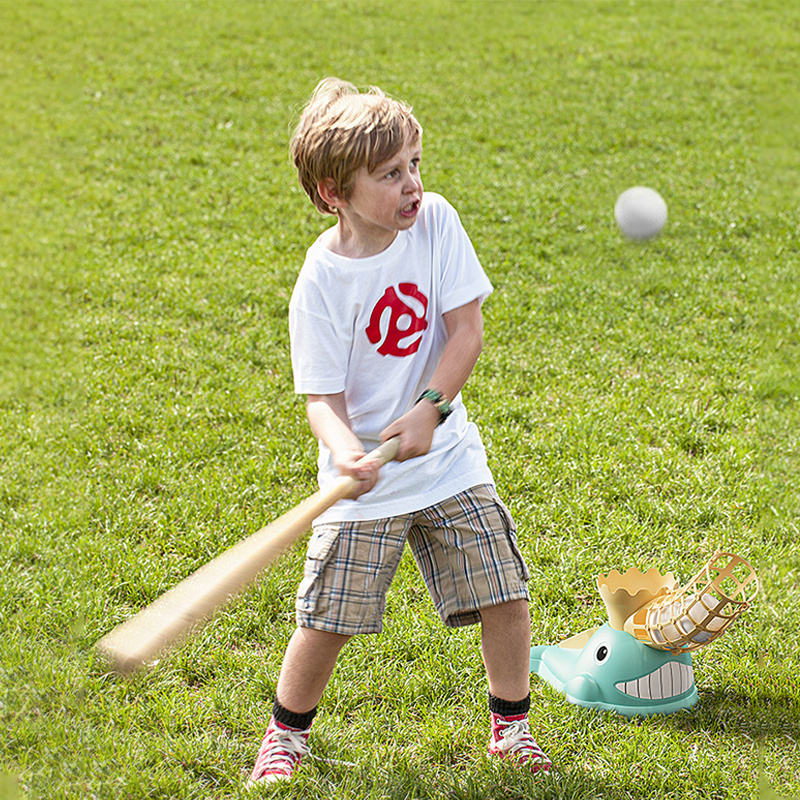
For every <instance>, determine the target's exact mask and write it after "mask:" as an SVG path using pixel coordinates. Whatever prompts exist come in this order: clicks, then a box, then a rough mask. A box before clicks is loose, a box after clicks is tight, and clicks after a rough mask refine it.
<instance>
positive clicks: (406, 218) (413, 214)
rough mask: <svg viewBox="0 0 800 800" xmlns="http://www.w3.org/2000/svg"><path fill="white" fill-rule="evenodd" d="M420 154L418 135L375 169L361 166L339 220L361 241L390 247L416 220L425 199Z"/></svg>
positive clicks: (420, 143)
mask: <svg viewBox="0 0 800 800" xmlns="http://www.w3.org/2000/svg"><path fill="white" fill-rule="evenodd" d="M421 158H422V142H421V141H420V140H419V139H415V140H413V141H410V142H409V141H406V143H405V144H404V145H403V148H402V149H401V150H400V152H398V153H397V154H396V155H395V156H393V157H392V158H390V159H389V160H388V161H386V162H384V163H383V164H380V165H379V166H378V167H377V168H376V169H374V170H373V171H372V172H369V171H368V170H367V168H366V167H361V169H359V170H358V172H357V173H356V177H355V181H354V183H353V188H352V191H351V192H350V196H349V197H348V199H347V201H346V202H344V203H343V205H342V206H341V207H340V208H339V221H340V224H342V225H343V226H344V227H346V228H347V229H348V233H350V234H351V235H352V236H353V237H354V238H355V239H356V240H357V241H358V242H359V243H360V244H361V245H368V244H370V243H372V244H374V246H375V247H379V246H380V245H381V244H383V247H388V245H389V244H391V242H392V240H393V239H394V237H395V236H396V234H397V232H398V231H402V230H407V229H408V228H410V227H411V226H412V225H413V224H414V222H415V221H416V219H417V215H418V213H419V208H420V203H421V202H422V178H421V176H420V160H421ZM383 247H381V249H383ZM375 252H380V250H375Z"/></svg>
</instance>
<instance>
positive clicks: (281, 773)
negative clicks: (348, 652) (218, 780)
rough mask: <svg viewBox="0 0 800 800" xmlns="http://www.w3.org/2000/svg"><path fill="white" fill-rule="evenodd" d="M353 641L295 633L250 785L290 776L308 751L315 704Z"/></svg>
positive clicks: (309, 631)
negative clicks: (339, 659) (347, 645)
mask: <svg viewBox="0 0 800 800" xmlns="http://www.w3.org/2000/svg"><path fill="white" fill-rule="evenodd" d="M349 638H350V637H349V636H343V635H341V634H338V633H329V632H327V631H317V630H313V629H311V628H303V627H299V628H297V629H296V630H295V632H294V633H293V634H292V638H291V640H290V641H289V646H288V647H287V648H286V653H285V654H284V657H283V665H282V667H281V674H280V677H279V678H278V687H277V690H276V699H275V704H274V706H273V709H272V718H271V719H270V722H269V727H268V728H267V732H266V734H264V739H263V741H262V742H261V748H260V749H259V751H258V756H257V757H256V763H255V766H254V767H253V772H252V774H251V775H250V784H249V785H253V784H255V783H273V782H275V781H280V780H286V779H288V778H291V777H292V775H293V774H294V771H295V769H296V768H297V765H298V764H299V763H300V759H301V758H302V757H303V756H304V755H305V754H306V753H307V752H308V744H307V742H308V735H309V733H310V732H311V722H312V720H313V719H314V716H315V714H316V713H317V704H318V703H319V701H320V698H321V697H322V693H323V692H324V691H325V687H326V686H327V685H328V681H329V680H330V678H331V675H332V674H333V668H334V666H335V665H336V659H337V657H338V656H339V652H340V651H341V649H342V647H344V645H345V644H346V642H347V641H348V639H349Z"/></svg>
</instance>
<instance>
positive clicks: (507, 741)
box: [481, 600, 552, 771]
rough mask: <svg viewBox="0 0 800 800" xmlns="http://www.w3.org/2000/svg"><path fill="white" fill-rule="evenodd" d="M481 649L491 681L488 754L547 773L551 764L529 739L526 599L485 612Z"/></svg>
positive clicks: (529, 632)
mask: <svg viewBox="0 0 800 800" xmlns="http://www.w3.org/2000/svg"><path fill="white" fill-rule="evenodd" d="M481 647H482V649H483V663H484V665H485V666H486V676H487V678H488V679H489V711H490V714H491V720H492V738H491V739H490V741H489V753H490V754H491V755H498V756H500V757H501V758H505V757H507V756H513V757H514V758H516V759H518V760H519V761H520V762H521V763H523V764H525V765H526V766H528V767H530V768H531V769H532V770H533V771H537V770H540V769H541V770H549V769H550V768H551V766H552V765H551V763H550V759H548V758H547V756H546V755H545V754H544V753H543V752H542V749H541V748H540V747H539V745H538V744H536V741H535V740H534V738H533V736H531V731H530V725H529V722H528V710H529V708H530V704H531V703H530V649H531V621H530V613H529V611H528V601H527V600H512V601H510V602H508V603H502V604H500V605H496V606H490V607H488V608H482V609H481Z"/></svg>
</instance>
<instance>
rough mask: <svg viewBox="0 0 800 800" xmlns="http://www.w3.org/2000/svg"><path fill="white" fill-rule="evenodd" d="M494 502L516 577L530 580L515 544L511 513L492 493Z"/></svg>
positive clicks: (515, 530)
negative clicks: (513, 562)
mask: <svg viewBox="0 0 800 800" xmlns="http://www.w3.org/2000/svg"><path fill="white" fill-rule="evenodd" d="M493 494H494V502H495V505H496V507H497V511H498V513H499V514H500V517H501V519H502V520H503V523H504V525H505V533H506V538H507V540H508V546H509V547H510V549H511V553H512V555H513V557H514V560H515V562H516V564H517V575H518V576H519V579H520V580H521V581H525V582H526V583H527V581H529V580H530V577H531V576H530V573H529V572H528V565H527V564H526V563H525V559H524V557H523V555H522V552H521V551H520V549H519V545H518V544H517V524H516V523H515V522H514V519H513V517H512V516H511V512H510V511H509V510H508V508H506V505H505V503H504V502H503V501H502V500H501V499H500V498H499V497H498V496H497V493H496V492H494V490H493Z"/></svg>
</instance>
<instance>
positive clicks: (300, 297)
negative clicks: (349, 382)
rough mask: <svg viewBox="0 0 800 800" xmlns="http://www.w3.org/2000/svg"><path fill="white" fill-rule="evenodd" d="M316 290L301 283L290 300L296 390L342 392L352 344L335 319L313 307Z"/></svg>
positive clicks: (292, 355)
mask: <svg viewBox="0 0 800 800" xmlns="http://www.w3.org/2000/svg"><path fill="white" fill-rule="evenodd" d="M313 304H314V291H313V288H312V289H310V290H309V289H308V287H303V286H302V285H301V284H298V286H297V287H296V288H295V292H294V294H293V296H292V301H291V302H290V303H289V338H290V342H291V357H292V372H293V375H294V390H295V392H296V393H297V394H338V393H339V392H342V391H344V389H345V376H346V373H347V352H348V347H347V344H346V343H345V341H344V340H343V337H342V332H341V331H337V330H336V328H337V325H336V321H335V319H333V318H331V317H330V316H326V315H324V314H323V313H319V312H315V311H314V309H313Z"/></svg>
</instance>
